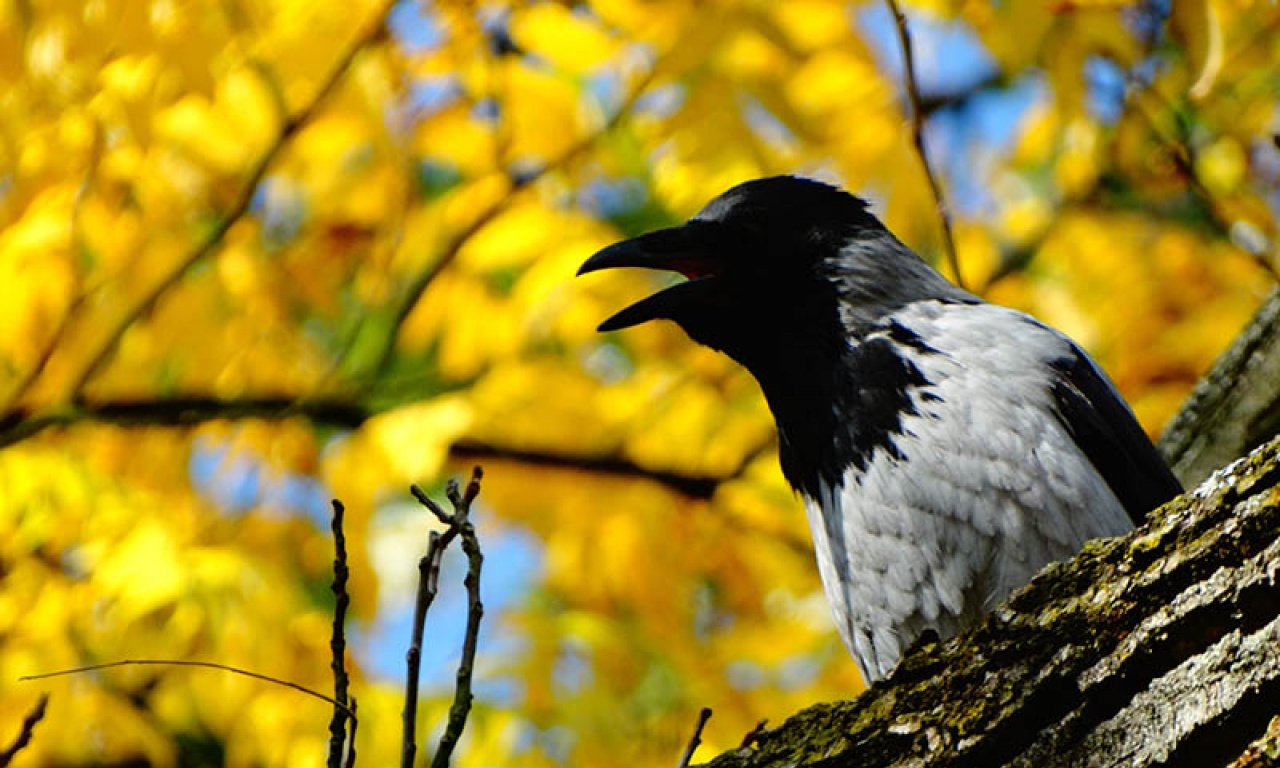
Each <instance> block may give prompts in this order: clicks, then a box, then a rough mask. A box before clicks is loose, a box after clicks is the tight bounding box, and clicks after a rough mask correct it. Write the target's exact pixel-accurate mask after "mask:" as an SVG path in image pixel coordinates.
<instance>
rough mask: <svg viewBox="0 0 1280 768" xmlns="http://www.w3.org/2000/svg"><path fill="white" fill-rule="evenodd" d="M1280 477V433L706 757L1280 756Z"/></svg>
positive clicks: (900, 760) (738, 760)
mask: <svg viewBox="0 0 1280 768" xmlns="http://www.w3.org/2000/svg"><path fill="white" fill-rule="evenodd" d="M1277 486H1280V439H1276V440H1273V441H1271V442H1269V443H1267V444H1266V445H1264V446H1262V447H1261V448H1259V449H1258V450H1256V451H1255V452H1254V453H1253V454H1252V455H1250V456H1249V457H1248V458H1247V459H1242V460H1240V461H1237V462H1235V463H1234V464H1232V465H1231V466H1229V467H1227V468H1225V469H1224V470H1222V471H1220V472H1218V473H1216V474H1214V475H1213V476H1212V477H1210V478H1209V479H1208V480H1206V481H1205V482H1204V483H1203V484H1202V485H1201V486H1200V487H1199V488H1197V489H1196V490H1195V491H1193V492H1191V493H1188V494H1186V495H1184V496H1181V497H1179V498H1177V499H1175V500H1173V501H1171V502H1169V503H1168V504H1166V505H1164V506H1163V507H1161V508H1160V509H1158V510H1156V511H1155V512H1153V513H1152V514H1151V515H1150V519H1149V520H1148V522H1147V524H1146V525H1144V526H1143V527H1141V528H1139V529H1138V530H1135V531H1134V532H1132V533H1131V534H1129V535H1128V536H1124V537H1121V538H1115V539H1103V540H1098V541H1093V542H1090V543H1089V544H1088V545H1086V547H1085V549H1084V551H1083V552H1082V553H1081V554H1080V555H1079V556H1078V557H1076V558H1075V559H1074V560H1073V561H1071V562H1069V563H1058V564H1054V565H1050V566H1049V567H1047V568H1046V569H1045V570H1043V571H1042V572H1041V573H1040V574H1039V575H1038V576H1036V578H1035V579H1034V580H1033V581H1032V582H1031V584H1029V585H1028V586H1027V587H1026V588H1024V589H1022V590H1021V591H1019V592H1017V593H1016V594H1015V595H1014V596H1013V597H1012V598H1011V599H1010V600H1009V601H1008V602H1007V603H1006V604H1004V605H1002V606H1000V607H999V608H997V609H996V610H995V611H994V612H993V614H992V615H991V616H990V617H988V619H987V620H986V622H984V623H983V624H982V625H980V626H978V627H976V628H975V629H973V630H972V631H970V632H968V633H966V634H964V635H962V636H960V637H958V638H954V639H952V640H948V641H947V642H945V643H937V642H925V643H921V644H919V645H918V646H917V647H916V648H914V649H912V651H911V652H910V653H909V654H908V655H907V656H906V658H905V659H904V660H903V662H902V663H901V664H900V665H899V667H898V668H897V669H896V670H895V671H894V672H893V673H892V674H891V675H890V676H889V677H888V678H886V679H885V680H882V681H880V682H878V683H877V684H875V685H874V686H873V687H872V688H871V689H869V690H868V691H867V692H865V693H864V694H863V695H862V696H860V697H858V698H857V699H855V700H853V701H846V702H838V703H831V704H819V705H817V706H814V707H811V708H809V709H806V710H804V711H802V712H800V713H798V714H796V715H794V716H792V717H791V718H790V719H789V720H787V721H786V722H785V723H784V724H782V725H781V726H779V727H777V728H774V729H771V730H767V731H763V732H761V733H759V734H756V735H755V736H754V737H753V738H752V740H751V741H750V743H749V744H747V745H745V746H744V747H742V748H741V749H738V750H735V751H733V752H727V753H725V754H723V755H720V756H719V757H717V758H716V759H715V760H713V761H712V763H711V766H714V767H715V768H733V767H737V768H746V767H747V766H751V767H752V768H764V767H765V766H773V767H777V768H782V766H787V767H789V768H790V767H792V766H802V765H814V766H817V765H821V766H859V768H864V767H870V766H890V765H892V766H942V765H945V766H1025V767H1027V768H1031V767H1033V766H1034V767H1035V768H1042V767H1050V768H1051V767H1053V766H1099V767H1102V766H1147V765H1156V764H1161V765H1176V766H1227V765H1232V764H1233V763H1234V765H1235V766H1238V767H1239V768H1247V767H1249V766H1262V765H1277V764H1280V759H1278V758H1277V750H1278V749H1280V746H1278V743H1280V719H1275V718H1280V488H1278V487H1277ZM1269 724H1270V728H1271V731H1270V733H1268V727H1269Z"/></svg>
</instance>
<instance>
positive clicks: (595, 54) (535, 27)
mask: <svg viewBox="0 0 1280 768" xmlns="http://www.w3.org/2000/svg"><path fill="white" fill-rule="evenodd" d="M511 34H512V37H514V38H515V40H516V42H517V43H518V44H519V45H520V46H522V47H524V48H527V49H528V50H529V51H530V52H532V53H536V54H537V55H539V56H541V57H543V58H544V59H546V60H547V61H550V62H551V63H552V64H554V65H555V66H556V67H558V68H560V69H563V70H565V71H566V72H572V73H574V74H582V73H584V72H587V71H589V70H591V69H594V68H596V67H598V66H599V65H600V64H601V63H603V62H605V61H606V60H608V59H611V58H613V56H614V55H615V54H616V53H617V51H618V44H617V42H616V41H615V40H614V39H613V38H611V37H610V36H609V35H608V34H606V33H605V32H604V31H603V30H602V29H600V27H599V26H598V24H596V23H594V22H593V20H592V19H589V18H588V17H587V16H586V15H585V14H584V13H575V12H573V11H570V10H569V9H568V8H567V7H565V6H563V5H559V4H557V3H539V4H537V5H534V6H532V7H529V8H525V9H524V10H522V11H521V12H519V13H517V14H516V15H515V17H514V18H513V19H512V20H511Z"/></svg>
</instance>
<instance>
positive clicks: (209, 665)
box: [18, 659, 356, 722]
mask: <svg viewBox="0 0 1280 768" xmlns="http://www.w3.org/2000/svg"><path fill="white" fill-rule="evenodd" d="M113 667H200V668H202V669H216V670H219V671H221V672H230V673H232V674H235V675H242V676H244V677H252V678H253V679H254V680H262V681H263V682H267V683H274V684H276V685H279V686H282V687H284V688H292V689H293V690H295V691H298V692H299V693H305V694H306V695H308V696H311V697H314V698H317V699H319V700H321V701H325V702H328V703H329V704H332V705H333V706H335V707H338V708H341V709H342V711H343V712H345V713H346V715H347V717H349V718H351V720H352V722H354V721H355V719H356V713H355V710H354V709H352V708H351V707H348V706H346V705H345V704H343V703H341V702H339V701H338V700H336V699H333V698H330V697H328V696H325V695H324V694H323V693H320V692H319V691H313V690H311V689H310V688H307V687H306V686H302V685H298V684H297V683H291V682H289V681H288V680H281V679H280V678H278V677H271V676H270V675H264V674H261V673H259V672H250V671H249V670H247V669H239V668H238V667H229V666H227V665H226V664H217V663H214V662H212V661H188V660H186V659H125V660H123V661H111V662H108V663H106V664H89V665H87V666H83V667H73V668H72V669H60V670H58V671H56V672H42V673H40V674H38V675H23V676H22V677H19V678H18V679H19V680H23V681H26V680H44V679H45V678H49V677H61V676H63V675H78V674H81V673H83V672H96V671H98V670H100V669H112V668H113Z"/></svg>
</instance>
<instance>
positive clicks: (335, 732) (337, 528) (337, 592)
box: [329, 499, 354, 768]
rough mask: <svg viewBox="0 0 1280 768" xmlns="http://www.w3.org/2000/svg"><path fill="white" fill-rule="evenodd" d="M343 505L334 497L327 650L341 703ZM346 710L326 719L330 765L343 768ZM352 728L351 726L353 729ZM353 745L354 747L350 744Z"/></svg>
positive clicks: (344, 607)
mask: <svg viewBox="0 0 1280 768" xmlns="http://www.w3.org/2000/svg"><path fill="white" fill-rule="evenodd" d="M345 512H346V509H345V508H344V507H343V506H342V502H340V501H338V500H337V499H334V500H333V549H334V558H333V585H332V587H331V589H332V590H333V595H334V598H335V601H334V607H333V634H332V635H331V637H330V640H329V650H330V652H331V653H332V655H333V659H332V662H331V666H332V668H333V698H334V700H335V701H337V702H339V703H340V704H343V705H345V704H347V687H348V685H349V683H350V680H349V679H348V677H347V665H346V658H347V638H346V629H345V627H346V622H347V606H348V605H350V603H351V596H350V595H349V594H347V578H348V576H350V570H349V569H348V568H347V537H346V535H345V534H344V533H343V531H342V522H343V516H344V514H345ZM346 725H347V713H346V712H345V711H344V710H343V709H342V708H341V707H338V706H335V707H334V708H333V719H332V720H330V721H329V768H342V764H343V748H342V747H343V742H344V741H346V740H347V739H349V738H353V734H352V735H349V734H348V733H347V727H346ZM353 730H354V729H353ZM353 748H354V747H353Z"/></svg>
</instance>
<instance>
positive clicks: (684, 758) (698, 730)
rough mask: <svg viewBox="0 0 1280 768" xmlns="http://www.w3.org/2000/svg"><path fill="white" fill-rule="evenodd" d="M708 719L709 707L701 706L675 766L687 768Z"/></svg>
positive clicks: (709, 714) (709, 716) (700, 741)
mask: <svg viewBox="0 0 1280 768" xmlns="http://www.w3.org/2000/svg"><path fill="white" fill-rule="evenodd" d="M710 719H711V707H703V708H702V711H701V712H699V713H698V724H697V725H695V726H694V727H693V735H691V736H690V737H689V744H688V745H687V746H686V747H685V748H684V754H683V755H681V756H680V762H678V763H676V768H689V761H690V760H692V759H693V753H694V751H695V750H697V749H698V745H699V744H701V743H702V729H703V728H705V727H706V725H707V721H708V720H710ZM757 728H759V726H757Z"/></svg>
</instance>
